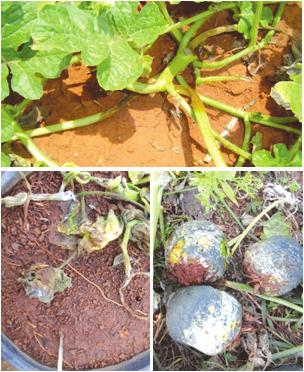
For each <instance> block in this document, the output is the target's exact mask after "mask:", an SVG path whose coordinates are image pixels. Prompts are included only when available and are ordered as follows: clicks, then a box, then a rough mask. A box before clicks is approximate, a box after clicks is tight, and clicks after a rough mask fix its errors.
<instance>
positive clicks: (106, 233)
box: [78, 209, 124, 254]
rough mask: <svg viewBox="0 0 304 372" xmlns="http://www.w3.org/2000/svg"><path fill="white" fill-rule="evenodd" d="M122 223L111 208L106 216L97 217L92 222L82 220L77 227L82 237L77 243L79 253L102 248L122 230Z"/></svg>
mask: <svg viewBox="0 0 304 372" xmlns="http://www.w3.org/2000/svg"><path fill="white" fill-rule="evenodd" d="M123 228H124V225H123V223H122V221H121V220H120V218H118V217H117V216H116V215H115V213H114V211H113V210H112V209H111V210H110V211H109V213H108V216H107V217H106V218H105V217H103V216H101V217H98V219H97V220H96V221H95V222H94V223H92V222H91V221H87V222H84V223H83V224H82V225H81V226H80V229H79V232H80V235H81V236H82V239H81V240H80V241H79V243H78V250H79V253H80V254H82V253H91V252H94V251H99V250H102V249H103V248H104V247H106V246H107V245H108V244H109V243H110V242H111V241H113V240H116V239H117V238H119V236H120V235H121V234H122V232H123Z"/></svg>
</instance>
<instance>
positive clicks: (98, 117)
mask: <svg viewBox="0 0 304 372" xmlns="http://www.w3.org/2000/svg"><path fill="white" fill-rule="evenodd" d="M134 98H135V96H134V95H133V94H130V95H128V96H127V97H126V98H124V99H123V100H122V101H121V102H119V103H118V104H117V105H116V106H114V107H112V108H110V109H109V110H107V111H105V112H98V113H97V114H94V115H90V116H86V117H84V118H81V119H76V120H70V121H66V122H64V123H58V124H51V125H48V126H46V127H42V128H36V129H30V130H26V131H24V134H26V135H27V136H28V137H40V136H45V135H47V134H51V133H57V132H63V131H66V130H71V129H77V128H82V127H86V126H88V125H91V124H94V123H97V122H99V121H102V120H105V119H107V118H109V117H110V116H112V115H114V114H115V113H116V112H117V111H119V110H120V109H121V108H122V107H123V106H124V105H125V104H127V103H128V102H129V101H130V100H131V99H134ZM16 139H17V135H16V136H14V137H13V139H12V140H13V141H15V140H16Z"/></svg>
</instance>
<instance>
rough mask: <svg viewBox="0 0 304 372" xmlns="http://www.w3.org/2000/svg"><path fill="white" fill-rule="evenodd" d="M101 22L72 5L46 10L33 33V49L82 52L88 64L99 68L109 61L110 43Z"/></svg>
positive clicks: (45, 8) (49, 7)
mask: <svg viewBox="0 0 304 372" xmlns="http://www.w3.org/2000/svg"><path fill="white" fill-rule="evenodd" d="M97 22H98V19H97V18H96V17H94V16H93V15H91V14H90V13H88V12H86V11H84V10H82V9H79V8H77V7H74V6H73V5H71V4H57V5H56V6H51V5H49V6H46V7H44V9H43V10H42V11H41V12H40V13H39V17H38V20H37V22H36V26H35V29H34V31H33V33H32V37H33V40H34V42H33V46H32V48H33V49H34V50H44V51H50V50H52V49H55V50H60V51H61V52H65V53H66V54H70V53H76V52H81V53H82V59H83V61H84V63H85V64H86V65H87V66H95V65H97V64H99V63H100V62H101V61H103V60H104V58H106V57H107V54H108V46H107V41H108V40H109V38H108V37H106V35H105V34H104V32H102V30H101V29H100V28H99V26H98V24H97Z"/></svg>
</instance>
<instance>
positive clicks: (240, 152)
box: [170, 77, 251, 160]
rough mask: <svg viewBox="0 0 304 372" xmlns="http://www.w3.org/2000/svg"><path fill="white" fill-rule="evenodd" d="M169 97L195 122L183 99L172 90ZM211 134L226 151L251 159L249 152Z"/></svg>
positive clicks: (213, 131) (189, 108) (188, 106)
mask: <svg viewBox="0 0 304 372" xmlns="http://www.w3.org/2000/svg"><path fill="white" fill-rule="evenodd" d="M178 79H179V77H178ZM170 95H171V96H172V97H174V98H175V99H176V100H177V102H178V103H179V105H180V106H181V108H182V109H183V110H184V111H185V113H186V114H187V115H189V117H190V118H191V119H192V120H193V121H195V117H194V113H193V110H192V108H191V106H190V105H189V104H188V102H186V101H185V100H184V98H183V97H182V96H181V95H179V94H178V93H177V91H176V90H174V89H171V90H170ZM212 133H213V135H214V137H215V138H216V139H217V141H218V142H220V143H221V144H222V145H223V146H224V147H225V148H226V149H228V150H230V151H232V152H234V153H236V154H238V155H240V156H242V157H244V158H245V159H247V160H250V159H251V154H250V153H249V152H246V151H243V150H242V149H241V148H240V147H238V146H236V145H235V144H233V143H232V142H230V141H228V140H227V139H226V138H224V137H222V136H221V135H220V134H218V133H217V132H216V131H215V130H213V129H212Z"/></svg>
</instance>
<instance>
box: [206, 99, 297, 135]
mask: <svg viewBox="0 0 304 372" xmlns="http://www.w3.org/2000/svg"><path fill="white" fill-rule="evenodd" d="M199 97H200V99H201V101H202V102H203V103H204V104H205V105H208V106H211V107H214V108H217V109H218V110H221V111H225V112H227V113H228V114H230V115H232V116H236V117H237V118H240V119H243V120H244V119H245V117H246V115H248V114H249V117H248V119H249V121H250V122H253V123H257V124H263V125H265V126H269V127H272V128H277V129H281V130H284V131H286V132H290V133H295V134H301V131H300V130H299V129H296V128H291V127H288V126H287V125H282V124H281V123H284V122H285V123H296V122H298V119H297V118H294V117H292V118H289V117H286V118H284V117H275V116H267V115H262V114H260V113H257V112H250V113H248V112H246V111H243V110H240V109H236V108H235V107H233V106H229V105H227V104H226V103H222V102H219V101H217V100H215V99H213V98H209V97H206V96H203V95H202V94H199Z"/></svg>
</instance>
